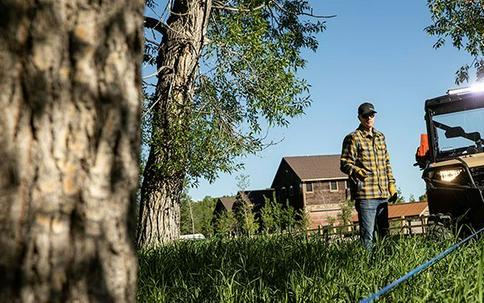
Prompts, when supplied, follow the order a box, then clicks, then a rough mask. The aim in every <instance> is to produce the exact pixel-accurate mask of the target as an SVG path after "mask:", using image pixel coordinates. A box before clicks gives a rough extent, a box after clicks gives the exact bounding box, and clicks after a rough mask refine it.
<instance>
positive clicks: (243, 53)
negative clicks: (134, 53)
mask: <svg viewBox="0 0 484 303" xmlns="http://www.w3.org/2000/svg"><path fill="white" fill-rule="evenodd" d="M174 2H178V1H177V0H176V1H174ZM223 3H224V4H223V6H224V7H230V8H231V9H224V8H222V5H221V4H220V3H218V2H214V3H213V7H212V8H211V14H210V19H209V23H208V30H207V33H206V38H205V39H204V41H205V43H204V47H203V49H202V55H201V57H200V58H199V64H200V68H199V69H197V71H196V75H194V77H193V79H194V80H193V81H194V83H193V84H194V89H195V95H194V97H193V100H184V102H181V103H183V104H184V106H186V108H183V109H177V110H180V111H183V113H184V114H183V115H175V116H174V117H173V118H175V119H174V120H173V121H172V122H170V125H161V124H160V125H155V129H156V128H159V127H169V128H170V136H171V137H166V136H167V134H164V136H162V137H160V138H157V136H156V130H155V131H154V133H155V136H154V137H153V138H152V142H151V144H152V145H153V146H162V147H160V148H159V149H160V151H157V152H158V153H161V152H163V153H169V154H170V155H176V157H174V156H173V157H171V158H170V159H168V160H167V161H159V163H157V165H158V166H159V167H158V170H159V174H161V175H166V176H183V177H185V176H186V177H187V178H188V181H189V183H190V184H197V181H198V180H199V178H205V179H207V180H209V181H213V180H215V178H216V177H217V176H218V173H219V172H233V171H234V170H238V169H240V168H241V167H242V164H241V163H239V162H237V161H235V159H236V158H237V157H239V156H241V155H244V154H247V153H256V152H258V151H260V150H262V149H263V148H264V146H266V144H270V142H264V134H265V133H263V130H264V128H266V127H272V126H286V125H288V122H289V121H288V119H289V118H291V117H294V116H297V115H300V114H302V113H303V110H304V109H305V108H306V107H307V106H309V104H310V99H309V93H308V84H307V83H306V82H305V81H304V80H303V79H300V78H298V76H297V75H296V72H297V70H298V69H300V68H302V67H303V66H304V63H305V61H304V59H303V58H302V55H301V52H302V49H304V48H309V49H311V50H313V51H315V50H316V49H317V46H318V43H317V40H316V36H315V35H316V34H318V33H319V32H321V31H322V30H324V27H325V25H324V22H322V21H319V19H317V18H311V17H308V15H309V14H310V13H311V8H310V6H309V4H308V1H306V0H305V1H300V0H277V1H272V0H230V1H224V2H223ZM173 6H176V3H175V4H174V5H173ZM200 30H201V29H200ZM149 38H150V39H146V47H145V53H146V55H145V62H146V63H147V64H152V65H154V64H155V63H156V62H155V61H156V60H155V58H156V53H157V51H158V49H159V45H157V43H156V42H153V41H152V40H153V39H152V38H151V36H150V37H149ZM162 43H163V41H162ZM160 64H161V65H163V64H162V63H160ZM150 89H152V88H151V87H150V86H149V85H145V90H146V91H149V90H150ZM151 100H152V102H151V103H150V105H149V106H148V107H150V106H151V104H153V103H154V102H156V98H152V99H151ZM185 113H188V115H187V116H185ZM176 117H179V118H178V120H179V121H176ZM153 119H154V120H156V121H157V120H159V119H157V118H155V117H153ZM180 119H182V120H180Z"/></svg>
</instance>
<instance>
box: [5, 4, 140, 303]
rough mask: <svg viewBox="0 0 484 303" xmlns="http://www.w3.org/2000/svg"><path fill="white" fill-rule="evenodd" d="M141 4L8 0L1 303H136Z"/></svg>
mask: <svg viewBox="0 0 484 303" xmlns="http://www.w3.org/2000/svg"><path fill="white" fill-rule="evenodd" d="M142 28H143V1H141V0H117V1H114V0H98V1H95V2H93V1H85V0H64V1H55V0H43V1H34V0H23V1H14V0H0V64H1V68H0V108H1V110H0V129H1V131H0V159H1V162H0V209H1V211H0V247H1V252H2V253H1V254H0V273H1V274H0V301H3V302H72V301H75V302H88V301H96V302H134V301H135V299H136V283H137V281H136V274H137V262H136V257H135V251H134V240H135V239H134V234H132V233H131V234H130V230H129V229H130V228H132V227H133V223H134V220H133V219H135V218H133V214H134V212H133V209H135V203H136V202H135V190H136V186H137V180H138V179H137V178H138V169H139V168H138V154H139V153H138V152H139V114H140V104H141V102H140V101H141V92H140V87H141V77H140V63H141V59H142V48H143V31H142Z"/></svg>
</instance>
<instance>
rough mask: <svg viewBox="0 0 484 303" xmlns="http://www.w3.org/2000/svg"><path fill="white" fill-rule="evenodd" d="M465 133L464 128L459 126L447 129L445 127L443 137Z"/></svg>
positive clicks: (453, 136)
mask: <svg viewBox="0 0 484 303" xmlns="http://www.w3.org/2000/svg"><path fill="white" fill-rule="evenodd" d="M465 133H466V132H465V131H464V129H463V128H462V127H460V126H456V127H450V128H449V129H447V130H446V131H445V137H446V138H457V137H461V136H463V135H464V134H465Z"/></svg>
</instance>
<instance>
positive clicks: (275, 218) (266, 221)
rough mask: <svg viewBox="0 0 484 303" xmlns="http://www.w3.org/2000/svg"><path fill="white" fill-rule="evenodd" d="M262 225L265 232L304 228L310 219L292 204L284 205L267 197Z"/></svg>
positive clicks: (263, 209)
mask: <svg viewBox="0 0 484 303" xmlns="http://www.w3.org/2000/svg"><path fill="white" fill-rule="evenodd" d="M261 221H262V222H261V225H262V227H263V231H264V232H265V233H276V232H282V231H291V230H294V229H302V228H304V227H306V226H307V224H308V219H307V217H306V215H305V214H304V213H298V212H296V210H295V209H294V208H293V207H291V206H290V205H285V206H284V205H282V204H280V203H278V202H276V201H270V200H268V199H266V202H265V205H264V207H263V208H262V210H261Z"/></svg>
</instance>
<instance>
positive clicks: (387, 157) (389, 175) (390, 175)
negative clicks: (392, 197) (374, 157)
mask: <svg viewBox="0 0 484 303" xmlns="http://www.w3.org/2000/svg"><path fill="white" fill-rule="evenodd" d="M385 146H387V145H386V143H385ZM385 164H386V172H387V179H388V183H393V184H395V178H394V177H393V172H392V166H391V165H390V154H389V153H388V147H387V148H385Z"/></svg>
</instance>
